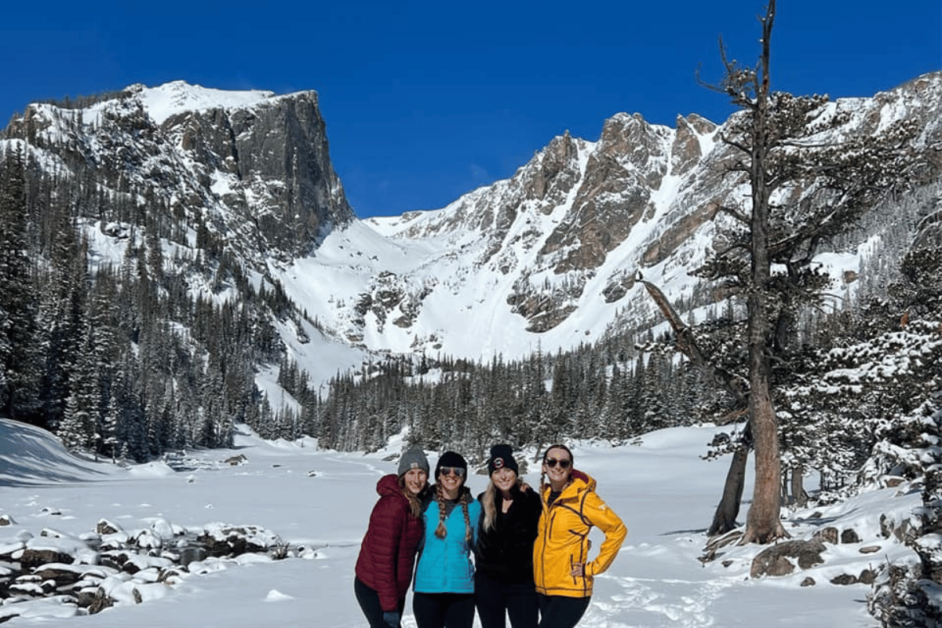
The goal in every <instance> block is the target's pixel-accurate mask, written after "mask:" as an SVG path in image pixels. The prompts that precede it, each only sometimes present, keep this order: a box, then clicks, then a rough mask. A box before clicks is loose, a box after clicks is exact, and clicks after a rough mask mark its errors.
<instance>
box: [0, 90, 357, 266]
mask: <svg viewBox="0 0 942 628" xmlns="http://www.w3.org/2000/svg"><path fill="white" fill-rule="evenodd" d="M219 93H222V94H225V92H216V90H205V89H203V88H200V87H197V86H192V85H187V84H186V83H182V82H176V83H170V84H167V85H163V86H161V87H158V88H153V89H148V88H145V87H144V86H142V85H135V86H131V87H129V88H127V89H126V90H124V91H123V92H121V93H119V94H117V95H115V96H113V97H110V98H106V99H104V100H102V101H101V102H97V103H94V104H92V105H90V106H86V107H82V108H68V109H67V108H64V107H61V106H55V105H31V106H30V107H29V108H28V109H27V111H26V114H25V115H24V116H23V117H22V118H20V119H18V120H14V121H13V123H12V124H11V125H10V126H9V127H8V128H7V130H6V132H5V136H6V138H8V139H22V140H25V141H26V142H27V143H28V144H29V145H31V146H33V147H35V148H36V149H38V150H39V151H41V152H44V153H46V154H48V155H50V156H51V158H52V159H53V160H54V161H56V162H58V163H59V164H62V165H63V166H64V167H65V168H66V169H67V170H69V171H71V173H72V175H73V176H75V177H83V178H86V179H87V180H89V181H95V182H96V184H97V185H101V186H103V187H106V188H109V189H111V190H112V191H113V192H117V193H127V192H129V191H131V190H132V189H133V190H134V191H135V192H136V193H141V192H142V191H144V190H149V192H148V193H147V194H148V195H150V197H151V198H156V199H159V200H162V201H163V202H164V203H165V204H166V205H167V206H168V207H172V208H174V211H175V212H178V213H180V214H186V215H188V216H189V217H190V219H191V225H192V226H194V227H197V226H199V223H201V222H202V221H206V223H208V224H209V225H210V226H211V228H212V229H213V230H215V231H216V232H217V233H218V234H220V236H221V237H224V238H226V239H233V240H234V242H235V243H237V245H238V246H239V248H240V250H241V253H242V254H243V255H246V256H251V252H252V251H262V252H265V253H266V254H269V255H275V256H280V257H290V256H295V255H304V254H307V253H309V252H310V251H311V250H312V248H313V246H314V243H315V242H316V239H317V238H318V236H323V235H324V234H325V233H326V232H327V231H329V230H330V229H331V228H334V227H338V226H343V225H346V224H348V223H349V222H350V221H351V220H353V218H354V216H353V211H352V209H351V208H350V205H349V203H348V202H347V200H346V197H345V195H344V192H343V187H342V185H341V183H340V179H339V178H338V177H337V175H336V173H335V172H334V170H333V166H332V165H331V162H330V156H329V149H328V142H327V135H326V130H325V123H324V119H323V118H322V117H321V114H320V111H319V109H318V105H317V94H316V93H315V92H299V93H296V94H291V95H287V96H279V97H276V96H274V95H272V94H271V93H268V92H248V93H241V94H243V96H244V97H243V98H241V99H238V100H237V101H235V102H233V103H227V100H226V99H225V98H212V96H213V95H214V94H219ZM207 94H208V95H209V96H210V97H209V98H207V97H206V96H207ZM236 94H240V93H238V92H237V93H236Z"/></svg>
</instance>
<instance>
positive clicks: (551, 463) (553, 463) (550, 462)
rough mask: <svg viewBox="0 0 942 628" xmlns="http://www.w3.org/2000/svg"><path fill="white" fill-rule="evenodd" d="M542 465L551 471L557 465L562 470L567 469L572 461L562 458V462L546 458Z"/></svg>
mask: <svg viewBox="0 0 942 628" xmlns="http://www.w3.org/2000/svg"><path fill="white" fill-rule="evenodd" d="M543 464H545V465H546V466H547V467H549V468H551V469H552V468H553V467H555V466H556V465H557V464H558V465H559V466H561V467H562V468H563V469H568V468H569V465H570V464H572V460H569V459H568V458H564V459H562V460H560V459H558V458H547V459H546V460H544V461H543Z"/></svg>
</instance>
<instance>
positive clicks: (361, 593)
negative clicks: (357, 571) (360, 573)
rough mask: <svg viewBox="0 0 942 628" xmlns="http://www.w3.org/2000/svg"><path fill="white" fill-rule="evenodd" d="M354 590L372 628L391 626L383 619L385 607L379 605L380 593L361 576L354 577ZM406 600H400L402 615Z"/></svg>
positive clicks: (400, 612) (400, 613)
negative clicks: (365, 582)
mask: <svg viewBox="0 0 942 628" xmlns="http://www.w3.org/2000/svg"><path fill="white" fill-rule="evenodd" d="M353 592H354V593H355V594H356V596H357V602H359V603H360V608H361V609H363V614H364V615H366V621H368V622H370V628H389V625H388V624H387V623H386V622H385V621H383V607H382V606H380V605H379V593H377V592H376V591H374V590H373V589H371V588H369V587H368V586H366V585H365V584H363V583H362V582H360V579H359V578H354V579H353ZM405 605H406V601H405V600H399V615H400V616H401V615H402V609H403V608H404V607H405Z"/></svg>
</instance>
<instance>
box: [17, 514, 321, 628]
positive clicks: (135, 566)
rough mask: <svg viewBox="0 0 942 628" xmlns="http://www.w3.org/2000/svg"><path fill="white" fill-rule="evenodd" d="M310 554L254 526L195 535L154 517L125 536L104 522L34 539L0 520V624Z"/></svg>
mask: <svg viewBox="0 0 942 628" xmlns="http://www.w3.org/2000/svg"><path fill="white" fill-rule="evenodd" d="M2 530H7V531H8V532H9V533H8V534H3V533H2ZM311 551H313V550H309V549H304V548H295V549H290V548H288V546H287V544H285V543H284V542H282V540H281V539H280V538H279V536H278V535H277V534H275V533H273V532H271V531H269V530H266V529H264V528H260V527H258V526H252V525H243V526H235V525H228V524H223V523H211V524H207V525H204V526H203V527H202V528H201V529H198V530H194V529H187V528H183V527H181V526H178V525H175V524H173V523H171V522H169V521H166V520H163V519H158V520H154V521H153V522H152V523H151V525H150V527H148V528H145V529H140V530H133V531H126V530H124V529H122V528H121V526H120V525H118V524H116V523H114V522H112V521H108V520H106V519H102V520H100V521H99V522H98V525H97V526H96V529H95V531H94V532H89V533H85V534H80V535H74V534H67V533H64V532H59V531H57V530H54V529H52V528H44V529H43V530H42V531H41V532H40V533H39V535H38V536H35V535H33V534H32V533H31V532H30V531H29V530H26V529H25V528H23V527H22V526H18V525H17V523H16V521H15V520H14V519H13V518H12V517H11V516H9V515H0V623H2V622H4V621H6V620H8V619H11V618H13V617H16V616H18V615H21V614H24V613H23V612H22V611H25V610H27V609H28V608H29V605H30V603H32V602H36V601H37V600H42V601H43V603H45V604H50V603H52V604H60V605H62V606H71V607H73V608H74V614H75V615H87V614H93V613H97V612H99V611H101V610H103V609H105V608H108V607H110V606H114V605H120V604H140V603H141V602H144V601H147V600H152V599H157V598H160V597H163V595H165V594H166V592H167V591H168V590H169V589H170V588H171V587H173V586H174V585H176V584H178V583H180V582H181V581H183V580H185V579H186V578H189V577H190V576H194V575H200V574H205V573H210V572H214V571H219V570H221V569H225V568H227V567H229V566H232V565H238V564H245V563H247V562H259V561H272V560H278V559H281V558H286V557H288V556H298V555H304V554H305V553H308V552H311ZM27 614H28V613H27Z"/></svg>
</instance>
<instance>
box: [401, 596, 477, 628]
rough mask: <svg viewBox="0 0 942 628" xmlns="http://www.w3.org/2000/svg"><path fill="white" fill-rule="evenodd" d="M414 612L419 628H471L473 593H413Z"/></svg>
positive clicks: (472, 622)
mask: <svg viewBox="0 0 942 628" xmlns="http://www.w3.org/2000/svg"><path fill="white" fill-rule="evenodd" d="M412 612H413V613H414V614H415V623H416V625H417V626H418V627H419V628H471V626H472V625H473V624H474V594H473V593H419V592H418V591H414V592H413V593H412Z"/></svg>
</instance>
